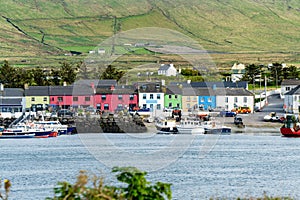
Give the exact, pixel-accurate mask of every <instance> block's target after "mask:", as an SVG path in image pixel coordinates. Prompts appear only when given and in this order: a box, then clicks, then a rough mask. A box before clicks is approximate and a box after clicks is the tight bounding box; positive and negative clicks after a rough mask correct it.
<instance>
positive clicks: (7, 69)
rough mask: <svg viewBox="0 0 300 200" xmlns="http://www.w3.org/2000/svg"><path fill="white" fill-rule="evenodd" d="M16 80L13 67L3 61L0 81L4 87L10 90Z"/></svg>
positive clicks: (0, 69)
mask: <svg viewBox="0 0 300 200" xmlns="http://www.w3.org/2000/svg"><path fill="white" fill-rule="evenodd" d="M15 78H16V70H15V68H14V67H12V66H10V65H9V64H8V61H6V60H5V61H4V64H3V65H2V66H1V68H0V80H1V82H2V84H4V86H5V87H8V88H11V87H13V86H14V81H15Z"/></svg>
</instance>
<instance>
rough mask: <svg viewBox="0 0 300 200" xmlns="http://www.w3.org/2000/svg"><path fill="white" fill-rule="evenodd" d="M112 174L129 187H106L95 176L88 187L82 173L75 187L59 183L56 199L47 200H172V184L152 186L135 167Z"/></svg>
mask: <svg viewBox="0 0 300 200" xmlns="http://www.w3.org/2000/svg"><path fill="white" fill-rule="evenodd" d="M112 172H113V173H117V174H116V177H117V179H118V181H120V182H122V183H126V184H127V185H126V186H124V187H121V186H120V187H116V186H107V185H104V182H103V178H99V177H97V176H93V178H92V186H87V185H88V183H89V178H88V175H87V174H86V172H85V171H81V172H80V174H79V176H78V177H77V181H76V183H75V184H74V185H72V184H70V183H68V182H59V183H58V186H57V187H55V189H54V193H55V197H53V198H50V197H49V198H47V200H65V199H66V200H83V199H93V200H108V199H120V200H122V199H124V200H127V199H130V200H136V199H138V200H150V199H157V200H164V199H171V198H172V192H171V184H168V183H162V182H157V183H156V184H154V185H152V184H150V183H149V182H148V181H147V180H146V178H145V176H146V175H147V173H146V172H142V171H139V170H138V169H136V168H134V167H121V168H119V167H114V168H113V170H112Z"/></svg>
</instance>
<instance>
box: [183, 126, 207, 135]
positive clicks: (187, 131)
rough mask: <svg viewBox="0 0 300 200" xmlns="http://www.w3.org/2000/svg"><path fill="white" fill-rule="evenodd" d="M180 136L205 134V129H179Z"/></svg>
mask: <svg viewBox="0 0 300 200" xmlns="http://www.w3.org/2000/svg"><path fill="white" fill-rule="evenodd" d="M177 130H178V133H179V134H204V132H205V130H204V128H200V127H199V128H181V127H177Z"/></svg>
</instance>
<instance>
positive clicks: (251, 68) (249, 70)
mask: <svg viewBox="0 0 300 200" xmlns="http://www.w3.org/2000/svg"><path fill="white" fill-rule="evenodd" d="M245 71H246V72H245V74H244V75H243V78H242V80H243V81H248V82H250V83H255V77H256V76H257V75H259V74H260V72H261V66H259V65H255V64H251V65H247V66H246V68H245Z"/></svg>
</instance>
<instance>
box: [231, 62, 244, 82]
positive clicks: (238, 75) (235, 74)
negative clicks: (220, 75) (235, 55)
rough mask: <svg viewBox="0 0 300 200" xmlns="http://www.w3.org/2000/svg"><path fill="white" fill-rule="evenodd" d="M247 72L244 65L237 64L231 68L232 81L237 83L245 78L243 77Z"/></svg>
mask: <svg viewBox="0 0 300 200" xmlns="http://www.w3.org/2000/svg"><path fill="white" fill-rule="evenodd" d="M245 72H246V67H245V65H244V64H236V63H234V65H233V66H232V67H231V81H232V82H237V81H240V80H241V79H242V78H243V75H244V74H245Z"/></svg>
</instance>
